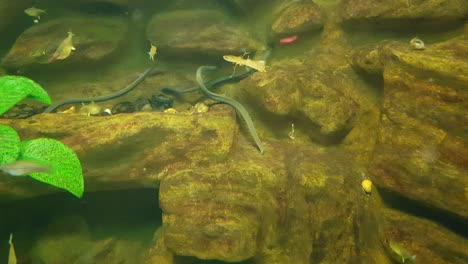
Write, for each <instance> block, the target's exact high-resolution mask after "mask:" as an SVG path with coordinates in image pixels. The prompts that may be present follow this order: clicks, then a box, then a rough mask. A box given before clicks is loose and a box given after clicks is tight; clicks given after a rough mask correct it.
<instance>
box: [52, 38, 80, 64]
mask: <svg viewBox="0 0 468 264" xmlns="http://www.w3.org/2000/svg"><path fill="white" fill-rule="evenodd" d="M73 36H74V34H73V33H72V32H71V31H69V32H68V36H67V37H66V38H65V39H64V40H63V41H62V43H60V45H59V46H58V48H57V50H55V53H54V55H52V57H51V58H50V59H49V60H48V61H47V62H52V61H54V60H64V59H66V58H68V56H70V54H71V52H72V50H76V49H75V47H73V43H72V37H73Z"/></svg>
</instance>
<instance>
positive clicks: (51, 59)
mask: <svg viewBox="0 0 468 264" xmlns="http://www.w3.org/2000/svg"><path fill="white" fill-rule="evenodd" d="M58 56H59V53H55V54H54V55H53V56H52V57H50V59H49V60H48V61H47V62H52V61H54V60H56V59H57V58H58Z"/></svg>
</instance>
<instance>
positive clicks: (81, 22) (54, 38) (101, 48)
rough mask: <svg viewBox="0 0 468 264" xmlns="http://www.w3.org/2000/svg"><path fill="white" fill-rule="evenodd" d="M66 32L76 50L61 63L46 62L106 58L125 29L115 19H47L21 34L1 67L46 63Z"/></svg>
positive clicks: (122, 21) (116, 47)
mask: <svg viewBox="0 0 468 264" xmlns="http://www.w3.org/2000/svg"><path fill="white" fill-rule="evenodd" d="M70 30H71V31H73V34H74V36H73V46H74V47H75V48H76V50H74V51H72V53H71V55H70V56H69V57H68V58H66V59H65V60H55V61H52V62H50V63H63V64H74V63H92V62H98V61H103V60H105V59H108V58H110V56H112V55H115V53H116V52H117V50H118V49H119V47H120V46H121V45H122V44H123V43H124V40H125V37H126V34H127V31H128V26H127V24H126V22H125V20H124V19H122V18H117V17H102V16H101V17H97V16H90V17H87V16H76V17H67V18H57V19H54V20H49V21H47V22H44V23H40V24H38V25H34V26H32V27H31V28H29V29H27V30H26V31H24V32H23V33H22V34H21V35H20V36H19V37H18V38H17V40H16V42H15V44H14V45H13V47H12V48H11V49H10V51H9V52H8V54H7V55H6V56H5V57H4V58H3V60H2V64H3V66H4V67H6V68H12V69H15V68H20V67H27V66H31V65H33V64H47V63H49V59H50V58H51V57H52V56H53V54H54V52H55V50H56V49H57V48H58V46H59V45H60V43H61V42H62V41H63V40H64V39H65V38H66V37H67V32H68V31H70Z"/></svg>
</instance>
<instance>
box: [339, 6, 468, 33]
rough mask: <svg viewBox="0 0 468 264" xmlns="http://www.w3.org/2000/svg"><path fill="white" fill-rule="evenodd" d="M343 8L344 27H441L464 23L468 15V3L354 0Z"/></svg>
mask: <svg viewBox="0 0 468 264" xmlns="http://www.w3.org/2000/svg"><path fill="white" fill-rule="evenodd" d="M340 8H341V12H342V16H343V20H344V22H343V23H345V24H349V23H359V24H361V23H364V24H367V25H369V26H381V27H399V26H401V25H403V24H404V25H411V26H415V25H418V24H421V25H425V26H429V25H437V24H438V25H440V24H447V23H452V22H454V21H456V20H462V19H463V18H464V17H466V16H467V15H468V2H467V1H465V0H433V1H415V0H408V1H400V0H388V1H374V0H351V1H342V4H341V7H340ZM420 22H421V23H420Z"/></svg>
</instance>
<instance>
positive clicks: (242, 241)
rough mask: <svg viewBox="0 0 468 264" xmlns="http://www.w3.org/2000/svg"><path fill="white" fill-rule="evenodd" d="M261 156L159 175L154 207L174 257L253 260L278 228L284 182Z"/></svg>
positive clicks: (278, 171) (244, 154) (242, 156)
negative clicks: (159, 214) (156, 202)
mask: <svg viewBox="0 0 468 264" xmlns="http://www.w3.org/2000/svg"><path fill="white" fill-rule="evenodd" d="M248 153H251V154H250V155H249V154H248ZM262 157H263V156H261V155H259V154H258V153H256V152H255V151H252V152H242V153H238V155H236V157H235V158H234V159H233V160H235V161H234V162H228V163H211V164H213V165H206V166H204V167H197V169H195V168H196V167H192V166H191V167H186V168H179V169H178V170H177V171H169V172H168V173H167V174H166V175H165V176H163V177H162V178H161V184H160V193H159V197H160V201H159V204H160V207H161V209H162V210H163V222H164V242H165V245H166V246H167V247H168V248H169V249H170V250H171V251H172V252H174V253H175V254H176V255H183V256H195V257H197V258H201V259H218V260H223V261H229V262H234V261H242V260H246V259H249V258H252V257H254V256H256V255H257V249H258V248H260V247H261V246H262V243H261V242H260V241H265V243H271V242H275V241H272V240H275V239H274V238H273V239H272V238H271V237H270V236H273V237H275V236H276V234H275V233H274V232H275V231H274V230H276V228H277V227H278V226H277V224H278V220H279V219H278V214H277V211H278V210H280V204H279V203H278V201H277V198H276V197H277V195H279V194H280V191H281V189H282V188H284V187H283V184H284V183H285V180H286V178H285V177H284V176H285V175H284V172H282V170H281V168H280V167H277V166H271V165H270V164H268V163H267V162H266V161H265V159H262ZM272 157H273V156H272ZM275 157H276V158H278V157H277V156H275ZM276 243H277V242H276Z"/></svg>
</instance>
